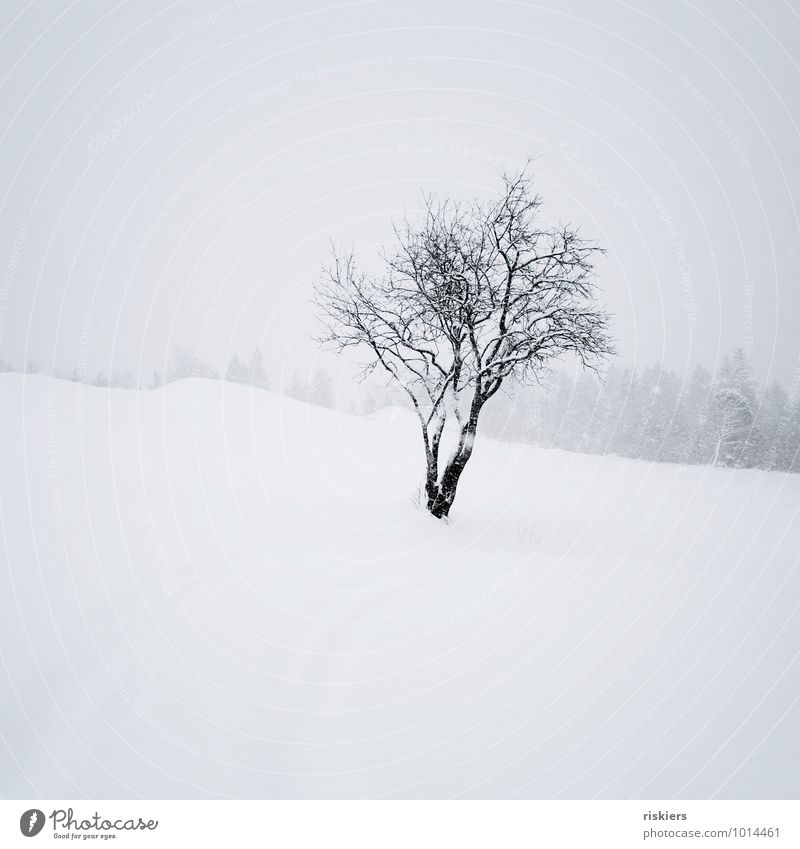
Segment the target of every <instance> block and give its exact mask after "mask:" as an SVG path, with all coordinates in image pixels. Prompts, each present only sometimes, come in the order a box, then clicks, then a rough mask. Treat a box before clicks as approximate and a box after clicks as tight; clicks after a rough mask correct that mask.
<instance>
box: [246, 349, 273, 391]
mask: <svg viewBox="0 0 800 849" xmlns="http://www.w3.org/2000/svg"><path fill="white" fill-rule="evenodd" d="M250 382H251V383H252V384H253V386H255V387H256V388H257V389H269V387H270V381H269V375H268V374H267V372H266V369H265V368H264V355H263V354H262V353H261V348H259V347H258V346H256V348H255V350H254V351H253V355H252V357H251V358H250Z"/></svg>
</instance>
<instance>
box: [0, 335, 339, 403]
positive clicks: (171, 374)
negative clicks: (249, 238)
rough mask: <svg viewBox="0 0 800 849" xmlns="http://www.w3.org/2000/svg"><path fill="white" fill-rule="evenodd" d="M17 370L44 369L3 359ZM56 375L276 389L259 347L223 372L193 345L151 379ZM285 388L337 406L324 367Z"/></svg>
mask: <svg viewBox="0 0 800 849" xmlns="http://www.w3.org/2000/svg"><path fill="white" fill-rule="evenodd" d="M16 371H22V372H23V373H26V374H37V373H39V372H40V371H41V367H40V366H39V365H38V364H37V363H35V362H32V361H28V362H27V363H26V364H25V367H24V368H23V369H16V368H14V366H13V364H12V363H10V362H8V361H6V360H3V359H0V372H16ZM53 376H54V377H57V378H60V379H63V380H71V381H73V382H75V383H83V384H87V385H90V386H102V387H107V388H115V389H159V388H160V387H162V386H165V385H167V384H169V383H174V382H175V381H176V380H184V379H186V378H191V377H203V378H206V379H208V380H225V381H227V382H229V383H240V384H243V385H246V386H253V387H255V388H256V389H271V388H272V381H271V379H270V376H269V374H268V373H267V370H266V367H265V365H264V356H263V354H262V352H261V349H260V348H258V347H256V348H255V349H254V350H253V353H252V354H251V355H250V356H249V357H240V356H239V355H238V354H232V355H231V357H230V359H229V360H228V364H227V366H226V368H225V371H224V373H222V374H221V373H220V372H219V370H218V369H216V368H214V367H213V366H212V365H210V364H209V363H207V362H206V361H205V360H204V359H203V358H202V356H200V355H199V354H197V353H195V352H194V351H192V350H190V349H189V348H183V347H180V346H176V347H175V348H173V349H172V351H171V353H170V356H169V358H168V360H167V362H166V363H165V364H164V365H163V366H162V367H161V368H157V369H155V370H154V371H153V373H152V375H151V377H150V378H149V379H142V378H137V377H136V376H135V375H134V373H133V372H132V371H131V370H130V369H124V370H115V371H111V372H107V371H105V370H104V369H100V370H98V371H96V372H94V373H90V372H89V371H88V370H86V369H80V368H75V369H73V370H72V371H65V370H63V369H56V370H55V372H54V374H53ZM281 391H282V392H283V394H284V395H287V396H289V397H290V398H295V399H297V400H298V401H306V402H308V403H309V404H315V405H317V406H319V407H330V408H334V407H336V398H335V395H334V389H333V381H332V380H331V377H330V375H329V374H328V372H327V371H325V369H322V368H318V369H315V370H314V372H313V373H312V374H311V376H310V378H309V379H308V380H305V379H303V378H302V377H301V376H300V375H299V374H298V373H297V372H293V373H292V375H291V377H290V378H289V380H288V381H287V383H286V384H285V385H284V386H283V387H282V388H281Z"/></svg>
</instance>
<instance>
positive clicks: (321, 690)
mask: <svg viewBox="0 0 800 849" xmlns="http://www.w3.org/2000/svg"><path fill="white" fill-rule="evenodd" d="M0 403H1V404H2V409H3V417H2V422H0V427H1V428H2V433H1V435H0V450H1V451H2V466H0V468H1V469H2V471H1V472H0V511H1V514H0V521H1V525H0V528H1V530H2V547H1V548H0V551H2V554H1V555H0V556H1V557H2V561H3V562H2V575H3V579H2V593H0V651H1V652H2V660H3V664H2V668H0V732H2V743H3V745H2V746H0V752H2V755H0V794H2V796H4V797H17V798H21V797H25V798H50V799H58V798H77V797H82V796H87V797H93V798H117V797H136V796H143V797H167V798H180V797H191V798H195V797H330V798H334V797H383V796H390V797H459V796H460V797H532V798H550V797H570V798H593V797H603V798H628V797H639V798H670V797H679V798H680V797H683V798H705V797H714V796H716V797H723V798H736V797H748V798H772V797H774V798H787V797H797V795H798V794H799V793H800V766H799V765H800V705H798V699H799V696H798V690H799V689H800V688H798V680H800V666H799V664H798V653H799V649H800V616H798V599H800V570H799V569H798V552H800V521H798V510H800V476H789V475H784V474H778V473H765V472H758V471H728V470H721V469H717V470H713V469H708V468H699V467H695V468H693V467H680V466H670V465H663V464H661V465H659V464H653V465H648V464H645V463H641V462H635V461H627V460H621V459H619V458H615V457H591V456H582V455H577V454H568V453H564V452H559V451H548V450H542V449H537V448H534V447H530V446H515V445H510V444H503V443H498V442H493V441H491V440H489V439H482V438H481V437H480V436H479V438H478V441H477V443H476V448H475V455H474V457H473V460H472V462H471V463H470V465H469V467H468V468H467V471H466V472H465V475H464V478H463V479H462V486H461V490H460V493H459V498H458V500H457V501H456V505H455V507H454V509H453V513H452V516H451V521H450V522H449V523H447V524H445V523H441V522H437V521H436V520H434V519H432V518H430V517H429V516H427V515H426V514H425V513H424V512H422V511H420V510H419V509H417V508H416V507H415V506H414V498H413V495H414V491H415V489H416V487H417V486H418V485H419V483H420V479H421V476H422V470H423V463H422V454H421V451H422V446H421V440H420V437H419V434H418V432H417V431H416V425H415V421H414V419H413V417H412V416H411V415H410V414H409V413H407V412H405V411H398V410H389V411H383V412H381V413H378V414H376V415H374V416H373V417H372V418H357V417H351V416H346V415H343V414H339V413H336V412H333V411H330V410H324V409H320V408H316V407H312V406H308V405H305V404H301V403H299V402H296V401H291V400H288V399H286V398H283V397H281V396H279V395H275V394H272V393H269V392H263V391H257V390H252V389H249V388H246V387H241V386H237V385H232V384H225V383H217V382H211V381H203V380H191V381H181V382H179V383H176V384H171V385H169V386H167V387H165V388H164V389H161V390H157V391H151V392H126V391H121V390H107V389H96V388H92V387H87V386H81V385H77V384H73V383H69V382H64V381H58V380H54V379H50V378H47V377H41V376H28V377H22V376H19V375H2V376H0Z"/></svg>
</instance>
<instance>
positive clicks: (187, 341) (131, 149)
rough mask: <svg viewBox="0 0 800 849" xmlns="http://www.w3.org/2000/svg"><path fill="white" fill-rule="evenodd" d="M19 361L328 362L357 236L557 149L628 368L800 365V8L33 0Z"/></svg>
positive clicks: (139, 364)
mask: <svg viewBox="0 0 800 849" xmlns="http://www.w3.org/2000/svg"><path fill="white" fill-rule="evenodd" d="M4 8H5V11H6V15H5V29H4V30H3V33H2V41H0V44H1V45H2V51H1V52H0V57H2V58H0V64H1V65H2V71H1V73H2V84H0V108H2V113H3V115H4V121H3V125H2V137H1V140H0V144H1V145H2V157H1V158H0V170H1V171H2V179H1V180H0V182H1V184H2V187H3V202H2V209H0V215H2V227H0V262H2V280H0V358H3V359H5V360H8V361H11V362H12V363H13V364H15V366H17V367H21V366H22V365H23V364H24V363H25V362H26V361H28V360H31V361H35V362H37V363H39V364H40V366H41V368H42V370H45V371H54V370H56V369H61V370H71V369H73V368H75V367H76V366H77V365H78V364H81V365H82V367H84V368H85V369H86V370H88V371H90V372H91V371H92V370H97V369H104V370H106V371H109V372H110V371H111V370H112V369H119V368H128V369H131V370H132V371H134V372H135V373H139V374H143V375H147V374H149V373H150V371H151V370H152V369H153V368H155V367H156V366H158V364H159V363H162V362H163V361H164V359H165V357H166V356H167V355H168V352H169V350H170V349H171V348H172V347H173V346H175V345H180V346H185V347H189V348H192V349H194V350H196V351H198V352H200V353H201V354H202V355H203V356H204V358H205V359H207V360H209V361H210V362H211V363H213V364H214V365H216V366H217V367H218V368H221V367H223V366H224V363H225V361H226V360H227V358H228V356H229V355H230V353H232V352H235V351H244V352H247V351H248V350H251V349H252V348H253V347H254V346H255V345H260V346H261V347H262V350H263V352H264V355H265V360H266V363H267V367H268V370H269V371H270V373H271V374H272V376H273V378H274V379H275V380H277V381H281V380H282V379H283V377H282V376H283V375H284V373H288V372H290V371H291V370H293V369H295V368H297V369H300V370H301V371H307V370H310V369H311V368H313V367H314V366H315V365H319V364H323V365H324V367H325V368H327V369H329V370H330V371H331V372H332V373H333V375H334V377H335V380H336V381H337V383H338V384H339V386H338V391H339V393H340V394H341V393H343V392H345V393H346V392H347V391H348V390H347V389H346V386H347V384H348V383H349V382H350V381H351V380H352V377H353V370H352V369H351V368H350V366H349V365H348V364H347V363H346V362H345V361H343V360H340V359H337V358H335V357H332V356H330V355H328V354H324V353H321V352H320V350H319V346H318V345H316V344H315V343H314V342H312V341H310V339H309V338H308V337H309V333H310V332H311V331H313V329H314V326H315V319H314V315H313V310H312V308H311V304H310V295H311V284H312V281H313V280H314V278H315V276H316V275H317V274H318V272H319V268H320V265H321V263H323V262H324V261H325V259H326V257H327V254H328V251H329V245H330V240H331V239H333V240H334V241H336V242H337V243H344V244H347V245H349V244H354V245H355V247H356V249H357V251H358V252H359V257H360V258H361V260H362V262H363V263H364V265H365V266H366V267H368V268H371V267H377V265H376V260H377V251H378V248H379V246H380V245H381V244H386V243H389V242H391V240H392V238H393V236H392V229H391V221H392V219H397V218H399V217H402V215H403V214H404V211H406V212H408V214H413V211H414V209H415V208H416V206H417V204H418V202H419V199H420V196H421V192H422V191H435V192H439V193H443V194H448V195H453V196H455V197H464V198H471V197H473V196H476V195H477V196H480V195H485V194H487V193H489V192H492V191H493V190H494V189H495V188H496V187H497V186H498V178H499V175H500V173H501V172H502V170H503V169H504V168H514V167H517V165H518V164H519V163H520V162H522V161H523V160H524V159H525V158H526V157H528V156H532V157H535V173H536V180H537V186H538V189H539V191H540V192H541V194H542V195H543V197H544V199H545V207H544V209H545V213H546V215H547V216H548V217H549V218H550V219H552V220H567V221H571V222H574V223H577V224H580V225H581V228H582V232H583V234H584V235H585V236H586V237H588V238H593V239H597V240H598V242H599V243H600V244H602V245H603V246H604V247H605V248H606V249H607V254H606V255H605V257H604V259H603V261H602V264H601V267H600V283H601V286H602V289H603V295H604V298H605V301H606V304H607V306H608V308H609V309H610V310H611V311H612V312H613V313H614V315H615V332H616V334H617V336H618V339H619V350H620V356H621V358H622V359H623V360H625V361H628V362H634V363H645V362H652V361H655V360H661V361H663V362H664V363H665V364H666V365H668V366H669V367H670V368H672V369H675V370H676V371H677V372H678V373H681V374H683V373H686V372H687V371H688V369H689V368H691V367H692V366H693V365H694V364H695V363H697V362H703V363H705V364H706V365H707V366H709V367H710V368H713V367H714V366H715V365H716V364H717V362H718V361H719V359H720V358H721V356H722V355H723V354H725V353H727V352H729V351H730V350H731V349H732V348H733V347H735V346H737V345H742V346H744V347H745V349H746V350H747V351H748V352H749V353H750V355H751V357H752V360H753V363H754V366H755V369H756V374H757V375H758V377H759V379H761V380H764V379H769V378H773V377H774V378H777V379H779V380H781V381H783V382H785V383H786V384H787V385H788V384H791V383H792V382H793V381H794V380H795V370H796V369H797V366H798V360H797V344H796V340H797V335H796V328H797V327H798V324H800V297H799V296H798V271H799V270H800V268H799V266H800V253H798V248H799V245H798V242H799V241H800V239H799V238H798V216H797V209H796V205H795V196H796V195H797V194H798V188H800V170H799V169H800V163H799V162H798V157H797V148H798V145H797V142H798V125H797V119H798V91H800V86H798V82H800V79H799V76H800V75H799V74H798V70H799V69H798V65H797V62H796V61H795V60H794V58H793V56H792V53H791V47H792V46H793V45H794V44H795V43H796V42H797V39H798V36H800V19H799V18H798V15H797V12H796V11H793V10H792V8H791V7H790V6H789V5H784V4H770V5H768V6H765V5H764V4H756V3H747V4H742V3H736V4H733V3H732V4H720V3H711V2H706V3H701V4H690V3H676V4H669V5H667V6H665V5H664V4H659V3H655V2H651V3H638V4H635V6H634V5H632V4H631V5H629V4H627V3H622V2H599V3H597V2H559V3H557V4H553V6H552V8H543V7H538V6H535V5H533V4H528V3H522V2H487V3H469V4H463V3H455V2H441V0H437V2H424V3H421V2H411V3H389V2H356V3H343V4H339V5H323V4H313V3H308V4H302V5H301V4H297V3H292V4H289V3H280V4H279V3H261V2H256V1H255V0H253V1H252V2H247V0H238V2H237V0H232V1H231V2H228V3H223V2H220V0H211V2H193V3H173V4H171V5H165V4H162V3H159V2H153V0H141V2H137V3H120V4H118V5H117V6H114V7H112V6H106V5H105V4H98V3H79V4H71V5H68V4H66V3H61V2H58V3H47V4H44V3H39V4H33V3H31V4H24V3H19V2H6V4H5V6H4Z"/></svg>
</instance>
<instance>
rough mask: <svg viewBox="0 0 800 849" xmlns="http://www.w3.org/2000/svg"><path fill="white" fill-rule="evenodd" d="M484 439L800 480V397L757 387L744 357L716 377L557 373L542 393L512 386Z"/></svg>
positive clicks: (491, 409)
mask: <svg viewBox="0 0 800 849" xmlns="http://www.w3.org/2000/svg"><path fill="white" fill-rule="evenodd" d="M485 432H486V434H487V435H491V436H494V437H497V438H501V439H508V440H512V441H520V442H531V443H536V444H539V445H542V446H545V447H554V448H561V449H564V450H566V451H579V452H584V453H590V454H617V455H619V456H622V457H630V458H633V459H638V460H649V461H658V462H666V463H686V464H703V465H712V466H725V467H730V468H760V469H773V470H779V471H787V472H788V471H791V472H798V471H800V398H798V397H793V396H792V395H791V394H790V393H789V392H788V391H787V390H786V389H785V388H784V387H783V386H781V385H780V384H779V383H777V382H772V383H769V384H768V385H766V386H759V385H758V383H757V382H756V380H755V379H754V377H753V371H752V367H751V364H750V362H749V360H748V357H747V355H746V353H745V352H744V350H743V349H741V348H739V349H737V350H736V351H734V353H733V354H731V355H730V356H727V357H725V358H724V359H723V360H722V362H721V363H720V366H719V368H718V369H717V370H716V373H714V374H712V373H711V372H710V371H709V370H708V369H707V368H705V367H704V366H702V365H700V366H697V367H696V368H695V369H694V371H692V372H691V374H689V375H688V376H687V377H686V378H683V377H680V376H678V375H677V374H676V373H675V372H673V371H670V370H669V369H666V368H664V367H663V366H661V365H660V364H654V365H652V366H649V367H647V368H645V369H644V370H641V371H640V370H639V369H637V368H634V367H630V366H629V367H616V366H612V367H611V368H609V369H608V370H607V372H606V373H605V376H604V378H603V379H602V380H601V379H599V378H598V377H597V376H595V375H594V374H591V373H582V374H580V375H578V376H577V377H576V378H570V377H569V376H567V375H566V374H565V373H563V372H556V373H555V374H553V375H552V377H551V379H549V380H548V382H547V385H545V386H523V385H521V384H515V385H513V386H512V387H511V388H510V389H509V391H508V392H507V393H505V394H504V395H501V396H499V397H497V398H496V399H494V402H493V404H492V405H490V406H488V407H487V410H486V423H485Z"/></svg>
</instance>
